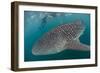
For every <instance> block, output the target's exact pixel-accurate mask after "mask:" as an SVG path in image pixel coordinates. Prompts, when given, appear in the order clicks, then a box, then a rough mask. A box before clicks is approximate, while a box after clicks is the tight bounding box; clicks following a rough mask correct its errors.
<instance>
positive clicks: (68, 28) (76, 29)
mask: <svg viewBox="0 0 100 73" xmlns="http://www.w3.org/2000/svg"><path fill="white" fill-rule="evenodd" d="M58 29H60V30H62V32H63V34H62V35H63V36H65V37H66V40H73V39H78V38H79V37H80V36H81V35H82V34H83V31H84V30H85V26H84V24H83V23H82V22H81V21H79V20H78V21H75V22H73V23H70V24H64V25H61V26H59V27H58Z"/></svg>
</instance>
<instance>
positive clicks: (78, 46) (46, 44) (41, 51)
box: [32, 20, 90, 55]
mask: <svg viewBox="0 0 100 73" xmlns="http://www.w3.org/2000/svg"><path fill="white" fill-rule="evenodd" d="M84 30H85V26H84V25H83V24H82V22H81V21H79V20H78V21H75V22H73V23H69V24H63V25H59V26H58V27H57V28H54V29H52V30H51V31H49V32H47V33H45V34H44V35H43V36H42V37H41V38H40V39H39V40H38V41H37V42H36V44H35V45H33V48H32V53H33V55H49V54H56V53H59V52H62V51H63V50H65V49H73V50H82V51H87V50H89V49H90V48H89V46H88V45H85V44H82V43H80V41H79V37H80V36H81V35H82V34H83V32H84Z"/></svg>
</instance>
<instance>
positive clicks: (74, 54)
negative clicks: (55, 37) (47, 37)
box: [24, 11, 90, 61]
mask: <svg viewBox="0 0 100 73" xmlns="http://www.w3.org/2000/svg"><path fill="white" fill-rule="evenodd" d="M76 20H81V21H82V23H83V25H85V27H86V29H85V31H84V33H83V35H82V36H81V37H80V38H79V40H80V41H81V42H82V43H83V44H87V45H89V46H90V14H84V13H64V12H41V11H24V61H42V60H63V59H86V58H90V51H75V50H65V51H62V52H60V53H57V54H54V55H45V56H35V55H33V54H32V47H33V46H34V44H35V42H36V41H38V39H39V38H41V36H42V35H43V34H45V32H48V31H50V30H51V29H52V28H56V27H57V26H58V25H62V24H66V23H71V22H73V21H76Z"/></svg>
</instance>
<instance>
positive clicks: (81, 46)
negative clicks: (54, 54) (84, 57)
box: [64, 39, 90, 51]
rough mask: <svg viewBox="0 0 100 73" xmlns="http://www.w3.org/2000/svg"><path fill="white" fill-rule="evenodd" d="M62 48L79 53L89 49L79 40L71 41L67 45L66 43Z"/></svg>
mask: <svg viewBox="0 0 100 73" xmlns="http://www.w3.org/2000/svg"><path fill="white" fill-rule="evenodd" d="M64 48H66V49H72V50H80V51H89V50H90V47H89V46H88V45H85V44H83V43H81V42H80V41H79V39H76V40H71V41H70V42H69V43H67V44H66V45H65V46H64Z"/></svg>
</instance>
